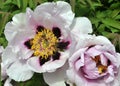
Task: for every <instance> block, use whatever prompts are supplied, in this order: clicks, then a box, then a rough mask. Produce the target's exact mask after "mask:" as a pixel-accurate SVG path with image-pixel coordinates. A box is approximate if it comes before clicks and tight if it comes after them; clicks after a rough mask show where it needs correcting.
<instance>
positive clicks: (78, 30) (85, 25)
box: [71, 17, 93, 34]
mask: <svg viewBox="0 0 120 86" xmlns="http://www.w3.org/2000/svg"><path fill="white" fill-rule="evenodd" d="M71 28H72V32H74V33H75V34H88V33H92V31H93V30H92V24H91V22H90V20H89V19H88V18H86V17H78V18H75V19H74V20H73V23H72V25H71Z"/></svg>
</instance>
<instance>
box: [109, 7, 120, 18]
mask: <svg viewBox="0 0 120 86" xmlns="http://www.w3.org/2000/svg"><path fill="white" fill-rule="evenodd" d="M119 13H120V9H115V10H113V11H112V14H111V16H112V18H115V17H116V16H117V15H118V14H119Z"/></svg>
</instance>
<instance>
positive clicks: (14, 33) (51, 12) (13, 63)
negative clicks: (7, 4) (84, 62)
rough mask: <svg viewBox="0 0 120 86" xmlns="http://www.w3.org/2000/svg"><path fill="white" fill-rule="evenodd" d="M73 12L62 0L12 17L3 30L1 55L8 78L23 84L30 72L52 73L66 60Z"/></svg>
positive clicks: (29, 76)
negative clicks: (3, 37)
mask: <svg viewBox="0 0 120 86" xmlns="http://www.w3.org/2000/svg"><path fill="white" fill-rule="evenodd" d="M73 19H74V13H73V12H72V11H71V7H70V5H69V4H68V3H66V2H63V1H58V2H52V3H51V2H46V3H43V4H41V5H39V6H37V7H36V8H35V10H34V11H32V10H31V9H29V8H27V10H26V13H19V14H16V15H15V16H14V17H13V18H12V21H11V22H8V23H7V24H6V27H5V31H4V33H5V37H6V39H7V40H8V46H7V47H6V49H5V51H4V52H3V54H2V62H3V64H4V65H6V68H7V69H6V72H7V74H8V76H9V77H10V78H12V79H14V80H15V81H26V80H28V79H30V78H31V77H32V76H33V73H34V72H38V73H44V72H53V71H55V70H56V69H58V68H60V67H61V66H63V65H64V64H65V62H66V60H67V58H69V47H70V45H71V42H72V40H71V38H70V34H69V32H70V29H69V26H70V25H71V23H72V21H73Z"/></svg>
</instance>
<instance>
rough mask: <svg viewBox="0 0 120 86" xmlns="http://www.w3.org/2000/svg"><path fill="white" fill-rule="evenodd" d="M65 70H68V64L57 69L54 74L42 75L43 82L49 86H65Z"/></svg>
mask: <svg viewBox="0 0 120 86" xmlns="http://www.w3.org/2000/svg"><path fill="white" fill-rule="evenodd" d="M67 69H68V63H66V64H65V65H64V66H63V67H61V68H59V69H57V70H56V71H55V72H52V73H43V76H44V80H45V82H46V83H47V84H48V85H49V86H66V85H65V81H66V80H67V75H66V70H67ZM56 76H57V78H56Z"/></svg>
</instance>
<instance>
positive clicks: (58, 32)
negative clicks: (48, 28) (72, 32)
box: [52, 27, 61, 38]
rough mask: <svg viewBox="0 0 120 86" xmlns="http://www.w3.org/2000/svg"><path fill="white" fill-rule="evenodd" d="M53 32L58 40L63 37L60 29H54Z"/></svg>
mask: <svg viewBox="0 0 120 86" xmlns="http://www.w3.org/2000/svg"><path fill="white" fill-rule="evenodd" d="M52 31H53V33H54V35H55V36H56V37H57V38H59V37H60V36H61V31H60V29H59V28H58V27H53V29H52Z"/></svg>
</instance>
